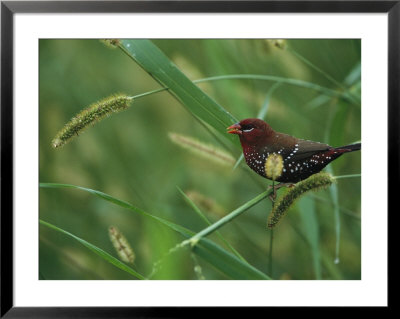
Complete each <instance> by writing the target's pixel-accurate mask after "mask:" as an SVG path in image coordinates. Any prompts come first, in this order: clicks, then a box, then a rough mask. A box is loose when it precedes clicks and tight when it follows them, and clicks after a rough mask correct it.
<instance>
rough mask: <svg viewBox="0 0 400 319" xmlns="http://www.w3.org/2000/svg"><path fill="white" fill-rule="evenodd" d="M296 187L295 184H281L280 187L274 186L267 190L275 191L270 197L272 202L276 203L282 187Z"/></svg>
mask: <svg viewBox="0 0 400 319" xmlns="http://www.w3.org/2000/svg"><path fill="white" fill-rule="evenodd" d="M294 185H295V184H293V183H279V184H278V185H274V186H272V185H269V186H268V188H267V189H271V188H273V189H274V191H273V193H272V195H269V196H268V197H269V199H270V200H271V201H272V202H275V199H276V191H277V190H278V189H279V188H281V187H293V186H294Z"/></svg>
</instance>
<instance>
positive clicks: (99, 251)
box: [39, 219, 145, 279]
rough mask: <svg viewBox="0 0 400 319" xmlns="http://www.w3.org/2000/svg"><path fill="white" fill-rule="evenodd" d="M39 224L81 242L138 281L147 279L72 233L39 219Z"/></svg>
mask: <svg viewBox="0 0 400 319" xmlns="http://www.w3.org/2000/svg"><path fill="white" fill-rule="evenodd" d="M39 223H40V224H41V225H43V226H46V227H48V228H51V229H53V230H56V231H58V232H60V233H62V234H64V235H67V236H69V237H71V238H73V239H75V240H77V241H78V242H80V243H81V244H82V245H84V246H85V247H86V248H88V249H90V250H91V251H93V252H94V253H95V254H97V255H99V256H100V257H101V258H103V259H104V260H105V261H107V262H109V263H110V264H112V265H114V266H115V267H117V268H119V269H121V270H123V271H125V272H127V273H128V274H130V275H132V276H134V277H136V278H138V279H145V278H144V277H143V276H142V275H141V274H139V273H138V272H136V271H135V270H133V269H132V268H131V267H129V266H127V265H125V264H124V263H123V262H121V261H119V260H118V259H117V258H115V257H113V256H111V255H110V254H109V253H107V252H105V251H104V250H102V249H100V248H99V247H97V246H95V245H93V244H91V243H89V242H87V241H86V240H84V239H82V238H80V237H78V236H75V235H74V234H71V233H70V232H68V231H66V230H64V229H61V228H59V227H57V226H54V225H52V224H50V223H48V222H45V221H44V220H41V219H39Z"/></svg>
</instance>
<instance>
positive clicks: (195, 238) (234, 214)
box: [188, 189, 273, 246]
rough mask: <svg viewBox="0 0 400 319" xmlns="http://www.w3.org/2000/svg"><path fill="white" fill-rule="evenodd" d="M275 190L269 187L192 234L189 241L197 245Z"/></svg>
mask: <svg viewBox="0 0 400 319" xmlns="http://www.w3.org/2000/svg"><path fill="white" fill-rule="evenodd" d="M272 192H273V189H269V190H267V191H265V192H263V193H261V194H259V195H258V196H256V197H254V198H253V199H251V200H249V201H248V202H247V203H245V204H243V205H242V206H240V207H239V208H237V209H235V210H234V211H232V212H231V213H230V214H228V215H226V216H224V217H222V218H221V219H220V220H218V221H217V222H216V223H214V224H212V225H210V226H209V227H207V228H205V229H203V230H202V231H200V232H198V233H197V234H196V235H194V236H192V237H191V238H190V239H189V240H188V242H189V243H191V245H192V246H194V245H196V244H197V242H198V241H199V240H200V239H201V238H203V237H205V236H208V235H210V234H211V233H213V232H214V231H216V230H217V229H218V228H220V227H222V226H223V225H225V224H227V223H228V222H230V221H231V220H233V219H234V218H236V217H238V216H239V215H241V214H243V213H244V212H245V211H246V210H248V209H249V208H251V207H253V206H254V205H256V204H258V203H259V202H260V201H262V200H263V199H265V198H266V197H268V196H269V195H271V194H272Z"/></svg>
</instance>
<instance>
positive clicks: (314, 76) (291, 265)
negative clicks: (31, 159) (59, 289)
mask: <svg viewBox="0 0 400 319" xmlns="http://www.w3.org/2000/svg"><path fill="white" fill-rule="evenodd" d="M153 43H154V44H156V45H157V46H158V47H159V48H160V49H161V50H162V51H163V52H164V53H165V54H166V55H167V56H168V57H169V58H170V59H171V60H172V61H173V62H174V63H175V64H176V65H177V66H178V67H179V68H180V70H181V71H182V72H183V73H184V74H186V76H188V77H189V78H190V79H192V80H195V79H199V78H204V77H210V76H215V75H228V74H263V75H275V76H279V77H285V78H295V79H301V80H304V81H308V82H312V83H315V84H318V85H321V86H324V87H327V88H331V89H335V90H343V88H342V87H338V85H336V84H335V83H333V82H332V81H330V80H329V79H328V78H327V76H326V74H328V75H329V76H331V77H332V78H334V79H335V80H336V81H338V82H339V83H340V84H341V86H343V87H345V88H346V89H348V90H349V91H351V92H352V93H353V94H354V95H356V96H360V90H361V82H360V78H361V74H360V63H361V62H360V60H361V42H360V41H359V40H288V41H287V42H286V43H287V46H288V49H287V50H282V49H279V48H277V47H274V46H273V45H271V43H269V42H268V41H266V40H154V41H153ZM296 53H297V54H300V55H301V56H302V57H305V58H306V59H307V60H308V61H311V63H312V64H313V65H314V66H317V67H318V68H319V69H321V70H323V71H324V72H325V75H324V74H321V73H320V72H318V71H316V70H315V69H314V68H313V67H311V66H310V65H307V63H305V62H304V61H302V60H301V58H299V57H298V56H297V55H296ZM39 62H40V70H39V71H40V108H39V112H40V114H39V115H40V123H39V124H40V125H39V127H40V132H39V133H40V167H39V176H40V177H39V178H40V182H55V183H68V184H73V185H79V186H83V187H88V188H91V189H95V190H99V191H102V192H105V193H107V194H110V195H112V196H114V197H116V198H118V199H121V200H125V201H127V202H129V203H132V204H133V205H135V206H137V207H140V208H141V209H143V210H145V211H146V212H149V213H151V214H153V215H156V216H160V217H162V218H165V219H167V220H170V221H173V222H174V223H176V224H179V225H182V226H184V227H186V228H188V229H191V230H192V231H195V232H198V231H200V230H202V229H203V228H205V227H206V225H205V224H204V222H203V221H202V220H201V219H200V218H199V217H198V216H197V215H196V214H195V213H194V211H193V209H192V208H191V207H189V206H188V204H187V203H186V202H185V200H184V198H183V197H182V195H181V194H180V193H179V191H178V190H177V187H176V186H178V187H179V188H181V189H182V190H183V191H189V190H192V191H196V192H198V193H201V194H203V195H204V196H206V197H208V198H210V199H212V200H214V201H215V202H216V203H217V204H218V205H219V206H221V207H222V208H223V210H224V211H225V212H226V213H228V212H230V211H232V210H234V209H235V208H237V207H239V206H240V205H242V204H244V203H246V202H247V201H248V200H250V199H251V198H253V197H255V196H256V195H257V194H259V193H261V192H263V191H265V189H266V187H267V186H268V185H269V184H270V182H269V181H268V180H266V179H263V178H261V177H259V176H258V175H256V174H255V173H254V174H253V173H249V172H248V171H246V170H243V169H240V168H237V169H235V170H232V168H231V167H225V166H221V165H218V164H216V163H214V162H212V161H207V160H205V159H203V158H201V157H199V156H195V155H193V154H192V153H190V152H188V151H187V150H185V149H182V148H179V146H177V145H175V144H173V143H172V142H171V141H170V139H169V138H168V132H175V133H179V134H184V135H189V136H193V137H195V138H197V139H199V140H201V141H204V142H208V143H212V144H214V145H216V146H218V147H220V146H221V145H220V144H218V141H216V140H215V138H214V137H213V136H212V135H211V134H209V132H208V131H207V130H205V129H204V127H203V126H201V125H200V124H199V122H198V121H197V120H196V119H195V118H194V117H193V116H192V115H191V114H189V113H188V112H187V110H186V109H185V108H184V107H182V105H181V104H180V103H179V102H178V101H177V100H176V99H175V98H173V97H172V96H171V95H170V93H168V92H166V91H164V92H161V93H157V94H154V95H150V96H146V97H143V98H140V99H137V100H135V101H134V102H133V104H132V106H131V107H130V108H129V109H128V110H126V111H124V112H122V113H119V114H115V115H113V116H111V117H110V118H108V119H105V120H104V121H101V122H100V123H98V124H97V125H95V126H94V127H92V128H89V129H87V130H86V131H85V133H84V134H81V135H80V136H79V137H78V138H76V139H74V140H72V141H71V142H70V143H68V144H67V145H65V146H64V147H63V148H60V149H53V148H52V147H51V140H52V138H53V137H54V136H55V134H56V133H57V132H58V130H60V129H61V128H62V127H63V125H64V124H65V123H66V122H67V121H68V120H69V119H70V118H71V117H72V116H74V115H75V114H76V113H78V112H79V111H80V110H81V109H83V108H84V107H86V106H88V105H90V104H92V103H93V102H95V101H98V100H100V99H102V98H104V97H107V96H109V95H112V94H114V93H117V92H123V93H126V94H130V95H136V94H140V93H144V92H147V91H150V90H153V89H157V88H159V87H160V85H159V84H158V83H157V82H156V81H155V80H154V79H153V78H152V77H151V76H150V75H149V74H147V73H146V72H145V71H144V70H143V69H142V68H141V67H140V66H138V65H137V64H136V63H134V62H133V61H132V60H131V59H129V58H128V57H127V56H126V55H125V54H124V53H123V52H122V51H121V50H119V49H109V48H107V47H106V46H105V45H104V44H102V43H101V42H99V41H98V40H40V61H39ZM272 85H274V82H271V81H268V82H267V81H259V80H249V79H247V80H243V79H242V80H239V79H236V80H232V79H231V80H224V81H213V82H206V83H201V84H199V87H200V88H201V89H202V90H204V91H205V92H206V93H207V94H208V95H210V96H211V97H212V98H213V99H215V100H216V101H217V102H218V103H219V104H220V105H222V106H223V107H224V108H225V109H226V110H228V111H229V112H230V113H231V114H232V115H233V116H234V117H236V118H238V119H243V118H247V117H255V116H256V115H257V113H258V112H259V110H260V108H261V107H262V105H263V104H264V103H265V99H266V97H267V93H268V91H269V89H270V88H271V86H272ZM266 120H267V122H268V123H269V124H270V125H271V126H272V127H273V128H274V129H275V130H277V131H280V132H285V133H288V134H290V135H294V136H297V137H300V138H305V139H310V140H315V141H322V142H327V143H329V144H331V145H333V146H341V145H345V144H349V143H353V142H355V141H359V140H360V139H361V106H360V105H359V104H357V103H354V102H351V101H347V100H344V99H340V98H333V97H327V96H325V95H323V94H321V93H320V92H317V91H315V90H311V89H305V88H300V87H296V86H293V85H287V84H282V85H280V86H279V87H278V88H277V89H276V90H275V91H274V93H273V95H272V97H271V100H270V102H269V106H268V113H267V116H266ZM219 137H220V138H221V139H222V141H224V137H222V136H220V135H219ZM225 142H226V144H229V142H227V141H225ZM232 149H233V150H234V151H233V153H232V155H234V156H235V158H238V157H239V155H240V150H239V149H235V148H232ZM360 162H361V152H355V153H351V154H346V155H344V156H343V157H341V158H339V159H338V160H336V161H335V162H334V163H333V164H331V165H330V166H331V167H332V170H333V174H334V175H336V176H337V175H346V174H357V173H360V172H361V164H360ZM337 189H338V199H339V205H340V217H341V224H340V226H341V235H340V255H339V257H340V263H339V264H335V263H334V259H335V244H336V237H335V236H336V233H335V227H336V225H335V218H334V213H333V207H334V205H333V203H332V199H331V196H330V192H329V190H326V191H322V192H318V193H316V194H315V195H313V194H310V195H307V196H306V198H304V199H302V200H301V201H299V202H298V203H297V204H296V205H295V206H294V207H293V208H292V209H291V210H290V212H289V214H288V216H287V217H286V218H285V220H283V221H282V222H281V223H280V225H279V226H278V227H277V228H276V230H274V246H273V274H269V273H268V251H269V238H270V237H269V231H268V230H267V229H266V221H267V217H268V214H269V212H270V209H271V203H270V201H269V200H264V201H262V202H261V203H260V204H258V205H257V206H255V207H253V208H251V209H250V210H249V211H247V212H245V213H244V214H243V215H241V216H240V217H239V218H237V219H235V220H234V221H233V222H231V223H229V224H228V225H225V226H224V227H222V228H221V229H220V233H221V234H222V235H223V237H224V238H225V239H226V240H227V241H228V242H229V243H230V244H231V245H232V246H233V247H235V249H236V250H238V251H239V252H240V254H241V255H242V256H243V257H244V258H245V259H246V260H247V261H248V262H249V263H250V264H251V265H253V266H254V267H256V268H257V269H259V270H261V271H262V272H264V273H267V274H268V275H270V276H271V277H272V278H274V279H315V278H322V279H360V278H361V222H360V216H361V215H360V214H361V213H360V208H361V179H360V178H346V179H339V180H338V183H337ZM203 211H204V212H205V213H206V215H207V217H208V218H209V219H210V220H211V221H216V220H218V219H219V218H220V217H221V216H218V215H216V214H215V212H212V211H207V210H206V209H204V210H203ZM39 217H40V218H41V219H42V220H45V221H47V222H50V223H51V224H54V225H56V226H58V227H60V228H62V229H64V230H66V231H68V232H70V233H72V234H74V235H76V236H78V237H80V238H82V239H84V240H86V241H88V242H90V243H91V244H93V245H95V246H97V247H100V248H102V249H103V250H105V251H106V252H108V253H110V254H111V255H113V256H115V257H117V255H116V253H115V251H114V250H113V247H112V244H111V242H110V240H109V238H108V231H107V230H108V227H109V226H110V225H115V226H117V227H118V228H119V229H120V230H121V231H122V232H123V233H124V235H125V237H126V238H127V239H128V240H129V242H130V244H131V246H132V247H133V249H134V251H135V254H136V260H135V264H134V266H132V268H134V269H135V270H136V271H137V272H139V273H140V274H142V275H144V276H147V275H148V274H149V273H150V272H151V271H152V268H153V265H154V263H155V262H156V261H158V260H159V259H160V258H162V257H163V256H165V254H167V252H168V250H169V249H170V248H172V247H174V246H175V245H176V244H177V243H179V242H181V241H182V240H183V238H182V236H180V235H179V234H177V233H175V232H173V231H171V230H170V229H168V228H167V227H165V226H162V225H160V224H157V223H156V222H154V221H152V220H149V219H147V218H145V217H143V216H140V215H135V214H132V213H131V212H129V211H127V210H125V209H123V208H121V207H118V206H115V205H112V204H111V203H108V202H106V201H103V200H101V199H99V198H98V197H95V196H93V195H90V194H88V193H85V192H81V191H79V190H74V189H50V188H41V189H40V216H39ZM209 238H210V239H212V240H214V241H215V242H217V243H218V244H221V242H220V240H219V239H218V237H216V236H215V234H212V235H211V236H210V237H209ZM39 245H40V258H39V263H40V264H39V272H40V274H39V275H40V278H42V279H132V276H130V275H129V274H127V273H125V272H123V271H121V270H120V269H118V268H115V267H114V266H113V265H111V264H109V263H108V262H107V261H105V260H104V259H102V258H101V257H99V256H97V255H95V254H93V253H92V252H91V251H90V250H88V249H87V248H86V247H84V246H82V245H81V244H80V243H79V242H76V241H74V240H73V239H71V238H69V237H68V236H65V235H64V234H61V233H57V232H55V231H54V230H52V229H49V228H46V227H44V226H40V238H39ZM221 246H223V245H222V244H221ZM315 256H317V257H315ZM196 262H198V263H199V265H200V266H201V269H202V274H203V276H204V277H205V278H206V279H230V278H229V277H227V276H226V275H224V274H222V273H221V272H219V271H218V270H216V269H215V268H214V267H212V266H210V264H208V263H207V262H205V261H204V260H202V259H201V258H199V257H197V258H195V260H194V259H193V258H191V254H190V251H189V250H188V249H182V250H179V251H178V252H176V253H173V254H170V255H167V256H166V257H165V258H164V259H163V262H162V267H161V269H160V270H159V271H158V272H156V274H155V276H154V277H153V279H197V277H196V273H195V271H194V267H195V266H196ZM318 273H319V274H320V275H319V276H317V274H318Z"/></svg>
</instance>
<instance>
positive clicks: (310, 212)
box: [299, 196, 321, 280]
mask: <svg viewBox="0 0 400 319" xmlns="http://www.w3.org/2000/svg"><path fill="white" fill-rule="evenodd" d="M299 205H300V217H301V221H302V228H303V233H304V234H305V236H306V238H307V241H308V243H309V245H310V247H311V255H312V260H313V267H314V273H315V279H317V280H320V279H321V263H320V252H319V232H318V220H317V214H316V212H315V202H314V199H313V198H311V197H309V196H303V198H301V199H300V202H299Z"/></svg>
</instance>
